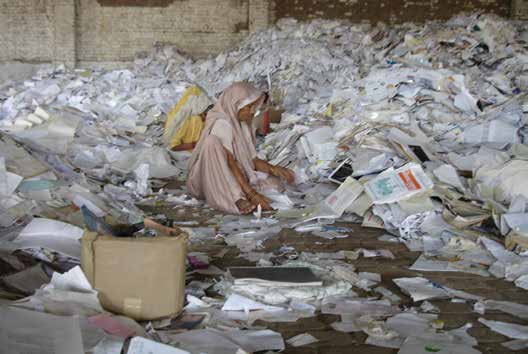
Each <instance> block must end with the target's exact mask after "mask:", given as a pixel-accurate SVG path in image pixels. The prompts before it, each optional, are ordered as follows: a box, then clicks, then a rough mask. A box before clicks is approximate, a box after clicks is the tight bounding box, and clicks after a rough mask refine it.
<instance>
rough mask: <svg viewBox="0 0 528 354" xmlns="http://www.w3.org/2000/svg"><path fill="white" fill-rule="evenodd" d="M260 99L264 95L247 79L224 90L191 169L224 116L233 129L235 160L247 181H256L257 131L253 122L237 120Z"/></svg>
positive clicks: (213, 111) (190, 167) (211, 114)
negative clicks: (214, 127) (247, 81)
mask: <svg viewBox="0 0 528 354" xmlns="http://www.w3.org/2000/svg"><path fill="white" fill-rule="evenodd" d="M257 100H259V101H260V102H259V103H260V104H262V101H263V100H264V94H263V93H262V92H261V91H259V90H257V89H256V88H255V87H254V86H253V85H251V84H248V83H246V82H236V83H234V84H232V85H231V86H229V87H227V88H226V89H225V90H224V92H222V95H220V98H219V99H218V101H217V102H216V104H215V105H214V107H213V109H211V110H210V111H209V113H208V114H207V118H206V123H205V128H204V130H203V132H202V135H201V136H200V140H199V141H198V144H197V145H196V147H195V149H194V151H193V154H192V157H191V160H190V162H189V171H192V169H193V167H194V165H195V164H196V162H197V161H198V157H199V156H200V153H201V150H202V146H203V141H204V140H205V137H206V136H208V135H209V134H210V133H211V130H212V129H213V126H214V124H215V123H216V121H217V120H219V119H224V120H226V121H228V122H229V124H230V125H231V126H232V128H233V154H234V157H235V160H236V161H237V162H238V163H239V164H240V165H241V167H242V170H243V171H244V173H245V175H246V177H247V178H248V180H249V181H250V182H253V181H254V180H255V165H254V163H253V158H254V157H255V156H256V155H257V151H256V149H255V135H254V134H255V133H254V131H253V129H252V128H251V122H249V123H248V122H241V121H239V120H238V111H240V109H242V108H243V107H244V106H247V105H248V104H250V103H253V102H255V101H257Z"/></svg>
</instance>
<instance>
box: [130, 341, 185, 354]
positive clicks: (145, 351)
mask: <svg viewBox="0 0 528 354" xmlns="http://www.w3.org/2000/svg"><path fill="white" fill-rule="evenodd" d="M154 353H155V354H190V353H189V352H187V351H185V350H181V349H178V348H175V347H171V346H170V345H166V344H163V343H159V342H155V341H153V340H150V339H147V338H142V337H134V338H132V340H131V341H130V345H129V347H128V351H127V354H154Z"/></svg>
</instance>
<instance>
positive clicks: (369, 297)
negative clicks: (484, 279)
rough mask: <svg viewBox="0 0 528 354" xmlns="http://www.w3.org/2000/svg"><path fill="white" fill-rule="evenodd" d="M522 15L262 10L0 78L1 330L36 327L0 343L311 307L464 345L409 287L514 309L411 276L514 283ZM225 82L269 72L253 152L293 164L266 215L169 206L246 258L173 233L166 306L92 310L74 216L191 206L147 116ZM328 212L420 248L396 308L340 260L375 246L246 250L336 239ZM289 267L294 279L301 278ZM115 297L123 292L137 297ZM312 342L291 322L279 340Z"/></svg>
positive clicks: (519, 238)
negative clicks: (374, 20) (97, 62)
mask: <svg viewBox="0 0 528 354" xmlns="http://www.w3.org/2000/svg"><path fill="white" fill-rule="evenodd" d="M527 28H528V27H527V26H526V23H525V22H520V23H516V22H513V21H508V20H505V19H501V18H498V17H496V16H493V15H480V14H475V15H459V16H456V17H454V18H452V19H451V20H449V21H448V22H445V23H441V22H430V23H427V24H424V25H414V24H404V25H401V26H393V27H387V26H385V25H383V24H378V25H376V26H370V25H350V24H346V23H342V22H337V21H323V20H316V21H312V22H309V23H297V22H296V21H294V20H281V21H280V22H279V23H278V24H277V25H276V26H275V27H272V28H270V29H267V30H264V31H261V32H258V33H255V34H252V35H251V36H250V37H249V38H248V39H247V40H246V41H245V42H244V43H243V44H242V45H241V46H240V47H239V48H238V49H236V50H233V51H231V52H227V53H223V54H220V55H218V56H217V57H216V58H213V59H209V60H201V61H193V60H191V59H190V58H187V57H185V56H184V55H182V54H180V53H179V52H178V51H177V50H176V49H175V48H171V47H157V48H155V50H154V51H153V52H152V53H150V54H147V55H141V56H140V57H138V59H137V60H136V62H135V63H134V64H135V65H134V68H132V69H125V70H114V71H104V70H76V71H74V72H67V71H65V69H64V68H61V67H59V68H56V69H54V70H46V71H41V72H39V73H38V74H37V75H35V76H34V77H32V78H31V79H29V80H26V81H24V82H18V83H16V82H7V83H4V84H2V85H1V86H0V133H1V134H0V227H2V228H1V229H0V259H1V260H2V264H4V263H5V264H7V265H8V266H9V269H10V270H11V272H10V273H12V274H9V275H7V276H3V277H2V279H1V285H2V286H1V287H0V297H1V298H3V299H9V300H15V299H20V298H22V297H24V296H28V297H26V298H25V299H24V300H23V301H20V302H17V303H16V307H14V306H1V307H0V312H2V316H1V318H2V320H1V321H0V328H2V330H4V331H6V333H11V332H10V331H12V330H13V329H14V328H17V327H23V328H25V329H27V334H28V336H29V337H30V338H34V339H35V341H32V340H27V341H26V338H25V337H24V343H21V341H20V340H17V339H16V338H15V337H16V336H15V334H16V333H14V334H13V335H12V336H11V335H8V337H10V338H15V339H14V340H13V341H12V342H9V343H8V344H6V345H7V347H6V348H9V349H8V351H13V352H14V351H20V350H21V349H20V348H21V347H23V348H24V350H26V351H36V350H37V349H39V350H41V352H54V353H77V352H93V353H101V352H104V353H120V352H121V350H122V348H123V345H128V352H129V353H141V352H148V351H150V352H166V353H186V352H190V353H201V352H207V353H209V354H213V353H242V352H248V353H249V352H255V351H262V350H282V349H284V348H285V342H284V340H283V338H282V335H281V334H280V333H278V332H275V331H271V330H269V329H265V328H262V327H261V326H258V325H255V321H257V320H263V321H267V322H295V321H297V320H298V319H301V318H306V317H313V316H316V315H317V314H319V313H322V314H332V315H339V316H340V320H339V321H337V322H334V323H332V324H331V326H332V328H333V329H335V330H336V331H339V332H346V333H351V332H363V333H365V334H366V335H367V336H368V337H367V340H366V343H367V344H371V345H376V346H382V347H388V348H399V349H400V351H399V353H402V354H407V353H418V352H422V351H424V350H425V351H426V352H439V351H445V352H452V353H478V352H479V351H478V350H477V349H475V348H473V347H475V346H476V345H477V344H478V343H477V341H476V340H475V339H474V338H473V337H471V336H470V335H469V334H467V330H468V329H469V328H470V327H471V324H466V325H465V326H462V327H461V328H457V329H451V330H447V329H444V328H443V324H442V321H441V320H439V318H438V317H439V316H438V314H437V313H436V312H438V311H437V309H436V308H435V306H434V305H432V304H431V303H429V302H428V300H433V299H449V300H450V301H452V302H469V303H472V304H473V303H474V306H475V311H476V312H478V313H479V314H481V315H483V314H485V313H486V311H487V310H500V311H503V312H505V313H509V314H512V315H515V316H518V317H520V318H521V319H526V317H527V316H525V315H526V309H525V308H524V307H523V305H520V304H515V303H511V302H506V301H497V300H500V299H488V298H485V297H482V296H478V295H473V294H470V293H467V292H464V291H460V290H456V289H453V288H450V287H447V286H444V285H441V284H438V283H435V282H433V281H431V280H429V279H427V278H426V277H425V275H426V274H427V272H428V271H434V272H440V271H441V272H465V273H471V274H477V275H480V276H488V277H489V276H494V277H497V278H503V279H505V280H507V281H510V282H514V284H515V285H516V286H518V287H520V288H524V289H528V275H527V274H526V271H527V270H528V258H527V256H526V255H527V251H528V187H527V184H526V183H524V181H525V179H526V178H528V148H527V147H526V144H525V143H526V139H527V133H528V130H527V128H526V126H525V123H526V115H527V113H528V96H527V93H528V47H527V45H526V43H527V42H528V30H527ZM239 80H248V81H251V82H253V83H255V84H256V85H257V86H259V87H260V88H261V89H263V90H266V91H269V92H270V96H271V101H272V103H273V104H275V105H277V106H281V107H283V108H284V109H285V110H286V113H284V114H283V117H282V120H281V122H280V123H277V124H274V125H273V127H272V128H273V132H272V133H271V134H268V135H267V136H266V137H265V138H264V139H261V141H260V144H259V148H258V150H259V156H261V157H262V158H263V159H266V160H268V161H270V162H271V163H272V164H278V165H281V166H285V167H289V168H291V169H292V170H294V171H295V174H296V180H297V183H296V185H295V186H288V187H286V190H285V193H284V194H282V195H277V194H270V195H269V197H270V198H271V199H272V200H273V206H274V207H276V209H278V211H277V212H275V213H272V214H264V213H261V212H257V213H255V215H254V216H245V217H238V216H237V217H233V216H224V215H215V216H214V217H213V218H212V219H210V220H208V221H207V222H206V224H207V227H205V226H206V225H203V224H204V223H203V222H196V221H194V220H190V221H189V220H188V219H186V220H175V222H174V223H173V225H170V226H174V225H179V226H185V228H184V229H185V230H187V231H188V234H189V240H190V245H191V247H198V246H200V245H201V246H203V245H210V244H212V243H217V242H225V243H226V244H227V245H228V246H236V248H237V249H238V251H240V252H239V258H241V259H244V260H247V261H249V262H253V263H255V262H256V263H257V265H258V266H259V268H253V269H249V271H247V273H248V274H249V275H248V274H246V276H240V274H239V275H238V276H237V275H236V274H237V270H236V269H235V268H231V271H229V272H226V273H224V271H223V270H221V269H219V268H218V267H216V266H214V265H212V264H210V259H209V255H208V254H206V253H202V252H191V253H189V254H188V257H187V268H188V270H189V272H188V274H187V275H188V277H189V278H191V279H192V281H191V282H189V283H188V284H187V288H186V305H185V308H184V312H183V313H182V314H180V315H179V316H177V317H171V318H167V319H159V320H152V321H148V322H141V325H140V324H138V323H136V322H135V321H134V320H132V319H131V318H128V317H123V316H117V315H113V314H110V313H108V312H106V310H105V309H103V307H102V306H101V303H100V302H99V298H98V292H97V290H95V289H93V287H92V285H91V283H90V282H89V280H88V279H87V278H86V276H85V273H83V271H82V270H81V269H80V268H79V267H78V266H77V265H78V264H79V263H80V259H81V246H80V242H79V239H80V238H81V236H82V235H83V233H84V230H83V229H82V227H83V226H84V223H87V224H88V223H89V222H93V223H94V225H96V226H97V227H99V226H101V225H104V227H105V228H104V230H106V229H107V228H106V227H107V224H106V223H110V224H112V225H120V224H125V225H126V226H128V227H130V226H131V225H132V226H134V227H136V226H137V229H134V230H133V231H132V232H131V233H135V232H136V231H138V230H140V231H139V233H140V234H141V235H142V236H145V237H149V235H150V234H149V232H151V231H148V230H143V227H144V226H146V225H143V224H142V222H143V218H144V216H145V215H146V214H149V212H148V211H145V210H148V208H146V207H159V206H163V207H165V208H169V209H172V208H175V207H178V208H193V210H194V211H195V214H196V215H195V216H203V215H200V214H199V213H198V212H196V210H199V211H201V212H203V213H206V212H208V210H207V209H206V207H205V206H204V205H203V203H202V202H200V201H197V200H194V199H192V198H189V197H188V196H187V195H186V190H185V188H180V189H170V190H166V189H164V187H165V186H166V183H167V181H168V180H171V179H180V180H183V179H184V178H185V175H186V161H187V158H188V154H186V153H174V152H167V151H166V149H165V148H164V147H162V134H163V132H162V131H163V122H164V118H165V116H166V114H167V113H168V111H169V110H170V109H171V107H172V106H173V105H174V104H175V103H176V102H177V101H178V99H179V97H180V96H181V94H182V92H183V91H184V90H185V89H186V88H187V87H188V86H189V85H191V84H197V85H199V86H201V87H202V88H204V89H205V90H206V91H207V92H208V94H209V95H210V96H211V97H215V96H217V95H218V94H219V93H220V92H221V91H222V89H223V88H225V87H226V86H228V85H229V84H230V83H232V82H233V81H239ZM156 210H158V209H156ZM150 216H152V217H153V218H155V219H156V220H161V221H167V220H168V221H171V220H170V219H172V217H169V216H167V215H164V214H161V215H160V214H155V215H150ZM335 222H349V223H361V224H362V225H363V226H364V227H370V228H379V229H384V230H385V231H386V232H387V234H385V235H383V236H382V237H380V240H382V241H390V242H398V243H403V244H404V245H405V246H406V247H408V248H409V249H410V250H412V251H420V252H421V253H422V254H421V256H420V257H419V258H418V259H417V260H416V261H415V262H414V264H413V265H412V266H411V267H410V268H409V269H410V270H411V271H419V272H421V273H420V274H421V276H415V277H399V278H397V279H393V283H394V284H395V285H396V286H397V287H398V288H399V289H400V290H401V292H402V293H403V294H406V295H408V296H409V297H410V298H411V299H412V302H411V304H412V306H405V307H404V306H403V305H402V298H401V297H400V296H398V295H397V294H395V293H393V292H392V291H390V290H388V289H387V288H385V287H383V286H382V285H381V284H380V283H381V281H382V279H381V276H380V274H378V273H373V272H361V271H358V270H357V269H356V267H354V265H353V262H354V261H355V260H357V259H358V258H359V256H360V255H362V257H378V258H386V259H392V258H394V254H392V253H391V252H390V251H389V250H384V249H381V250H369V249H365V248H358V249H356V250H342V251H338V252H300V251H298V250H296V249H295V248H294V247H291V246H286V245H282V247H280V248H278V249H277V250H275V251H274V252H273V253H265V252H262V250H263V248H264V243H265V242H266V241H267V240H269V239H271V238H273V237H274V236H276V235H278V234H280V233H281V232H282V231H283V230H285V229H290V230H295V232H298V233H301V234H302V235H309V234H311V235H315V236H318V237H320V238H323V239H326V240H337V239H340V238H346V237H354V235H353V234H352V233H351V229H350V228H349V227H347V226H342V225H334V223H335ZM97 227H96V228H97ZM126 230H129V229H126ZM154 234H156V232H154ZM20 249H24V250H25V251H24V252H20V251H17V250H20ZM226 252H228V251H224V252H220V253H218V254H216V255H215V256H213V258H219V259H222V258H224V257H225V256H226ZM109 259H110V261H112V259H111V257H110V258H109ZM37 260H38V261H37ZM211 263H213V262H211ZM256 269H258V271H255V270H256ZM299 269H301V270H302V271H300V270H299ZM238 272H240V269H239V270H238ZM298 272H301V273H302V274H304V275H307V274H308V275H309V276H308V278H309V281H306V282H302V281H299V279H297V276H299V274H298ZM182 273H183V270H182ZM278 274H280V276H279V275H278ZM424 274H425V275H424ZM204 276H205V277H210V276H213V277H218V276H221V279H220V280H219V281H215V282H214V283H213V282H211V281H210V279H207V278H206V279H204V278H203V277H204ZM283 276H285V277H283ZM182 277H183V275H182ZM292 277H293V278H294V279H292ZM284 278H285V279H286V280H285V279H284ZM270 289H272V290H270ZM99 295H101V294H99ZM118 295H119V296H121V294H118ZM373 295H374V297H373ZM138 301H139V302H138ZM9 304H11V305H12V304H13V303H9ZM121 305H123V306H124V307H126V308H127V309H128V310H129V311H136V310H137V309H138V308H139V309H141V304H140V299H136V298H128V299H126V301H125V302H124V303H123V304H119V306H121ZM29 310H33V311H29ZM72 316H78V317H72ZM479 321H480V322H481V323H482V324H484V325H485V326H487V327H489V328H491V329H492V330H494V331H496V332H498V333H501V334H504V335H506V336H508V337H510V338H512V339H514V340H513V341H511V342H508V343H505V344H504V345H505V346H506V347H508V348H510V349H512V350H518V349H523V348H527V347H528V344H527V339H528V337H527V335H526V333H528V330H527V326H522V325H518V324H511V323H505V322H500V321H491V320H487V319H484V318H482V319H480V320H479ZM44 323H45V324H46V325H45V326H44V325H43V324H44ZM42 327H45V328H46V330H45V331H40V329H41V328H42ZM64 333H67V334H69V335H68V336H66V337H67V338H66V339H67V340H64V341H62V342H61V343H60V345H59V344H57V345H59V347H56V348H51V347H50V348H45V349H42V347H41V345H42V341H45V342H46V343H54V341H55V339H56V338H58V337H60V338H65V337H64ZM81 333H82V335H80V334H81ZM129 337H133V339H132V340H131V341H125V339H126V338H129ZM41 339H42V340H41ZM318 341H319V339H318V338H317V336H314V335H311V334H308V333H303V334H300V335H298V336H293V337H292V338H289V339H288V340H287V341H286V343H287V344H288V345H290V346H294V347H295V346H302V345H313V344H317V342H318ZM50 345H51V344H50ZM176 348H180V349H176Z"/></svg>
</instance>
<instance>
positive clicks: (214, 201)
mask: <svg viewBox="0 0 528 354" xmlns="http://www.w3.org/2000/svg"><path fill="white" fill-rule="evenodd" d="M263 99H264V96H263V93H262V92H260V91H259V90H257V89H256V88H254V87H253V86H252V85H250V84H248V83H243V82H238V83H234V84H232V85H231V86H229V87H228V88H226V89H225V90H224V92H223V93H222V95H221V96H220V98H219V100H218V102H217V103H216V104H215V106H214V107H213V109H212V110H211V111H209V113H208V114H207V118H206V123H205V128H204V130H203V132H202V135H201V136H200V140H199V141H198V144H197V145H196V148H195V149H194V151H193V154H192V157H191V160H190V162H189V175H188V180H187V189H188V190H189V192H190V193H191V194H192V195H193V196H194V197H195V198H198V199H202V200H203V199H205V200H206V201H207V203H208V204H209V206H211V207H212V208H215V209H218V210H221V211H224V212H227V213H231V214H240V212H239V210H238V207H237V206H236V202H237V201H238V200H239V199H245V195H244V193H243V192H242V189H241V187H240V185H239V183H238V182H237V180H236V179H235V176H234V175H233V174H232V172H231V170H230V169H229V166H228V164H227V154H226V152H225V150H224V145H222V142H221V140H220V139H219V138H218V137H217V136H215V135H213V134H211V132H212V130H213V128H214V126H215V123H216V122H217V121H219V120H224V121H225V122H227V123H228V124H224V126H226V127H229V128H230V129H231V134H230V135H232V137H233V139H232V143H231V148H232V151H233V156H234V158H235V160H236V161H237V162H238V164H239V165H240V167H241V170H242V172H243V173H244V174H245V176H246V178H247V180H248V181H249V183H250V184H256V183H257V177H256V174H255V164H254V162H253V159H254V158H255V157H256V156H257V151H256V149H255V135H254V131H253V129H252V128H251V126H250V124H251V123H249V124H248V123H246V122H240V121H239V120H238V111H239V110H240V109H241V108H242V107H244V106H247V105H248V104H250V103H253V102H255V101H257V100H263Z"/></svg>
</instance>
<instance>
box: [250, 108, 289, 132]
mask: <svg viewBox="0 0 528 354" xmlns="http://www.w3.org/2000/svg"><path fill="white" fill-rule="evenodd" d="M282 113H284V109H282V108H269V109H268V110H266V111H265V112H262V113H261V114H260V115H259V116H257V117H255V119H254V121H253V127H254V128H255V129H256V131H257V134H259V135H262V136H265V135H267V134H268V133H269V124H273V123H280V121H281V119H282ZM266 116H267V119H266ZM266 121H267V125H266Z"/></svg>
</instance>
